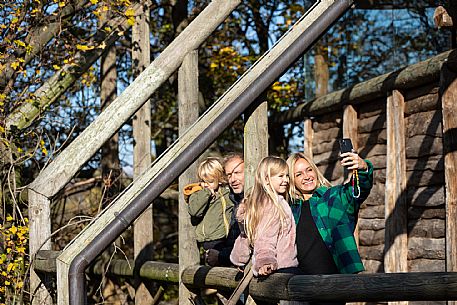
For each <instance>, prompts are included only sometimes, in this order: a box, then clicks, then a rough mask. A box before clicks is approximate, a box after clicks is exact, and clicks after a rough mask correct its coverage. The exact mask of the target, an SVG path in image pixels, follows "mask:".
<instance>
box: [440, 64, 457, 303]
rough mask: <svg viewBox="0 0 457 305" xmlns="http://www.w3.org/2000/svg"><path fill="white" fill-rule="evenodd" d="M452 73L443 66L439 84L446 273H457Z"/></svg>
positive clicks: (456, 128) (456, 92) (456, 95)
mask: <svg viewBox="0 0 457 305" xmlns="http://www.w3.org/2000/svg"><path fill="white" fill-rule="evenodd" d="M453 69H455V65H454V66H453V67H451V66H449V65H444V66H443V70H442V76H441V83H440V87H441V90H442V97H441V103H442V109H443V110H442V111H443V148H444V151H443V153H444V167H445V170H444V175H445V184H446V271H449V272H451V271H457V224H456V219H457V116H456V113H457V104H456V101H457V74H456V73H453ZM455 304H456V303H454V305H455Z"/></svg>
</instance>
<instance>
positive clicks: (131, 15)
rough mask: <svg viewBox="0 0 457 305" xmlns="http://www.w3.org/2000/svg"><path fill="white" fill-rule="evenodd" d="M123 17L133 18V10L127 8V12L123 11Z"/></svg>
mask: <svg viewBox="0 0 457 305" xmlns="http://www.w3.org/2000/svg"><path fill="white" fill-rule="evenodd" d="M124 15H125V16H126V17H133V16H135V10H134V9H133V8H129V9H128V10H126V11H125V13H124Z"/></svg>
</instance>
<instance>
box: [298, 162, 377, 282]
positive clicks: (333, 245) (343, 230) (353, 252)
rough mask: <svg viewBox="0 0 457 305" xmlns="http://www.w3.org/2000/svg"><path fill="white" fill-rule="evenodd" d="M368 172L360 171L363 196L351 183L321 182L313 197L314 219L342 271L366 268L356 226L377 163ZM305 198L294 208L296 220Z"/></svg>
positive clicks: (311, 201) (357, 270)
mask: <svg viewBox="0 0 457 305" xmlns="http://www.w3.org/2000/svg"><path fill="white" fill-rule="evenodd" d="M365 162H366V163H367V164H368V170H367V171H366V172H361V171H359V183H360V193H361V194H360V197H359V198H354V197H353V196H352V186H351V183H347V184H344V185H337V186H333V187H330V188H329V187H326V186H321V187H319V188H318V189H316V190H315V191H314V193H313V196H312V197H311V198H310V199H309V204H310V209H311V215H312V216H313V220H314V223H315V224H316V227H317V229H318V231H319V233H320V235H321V237H322V239H323V241H324V243H325V245H326V246H327V248H328V250H329V251H330V253H331V255H332V257H333V260H334V261H335V264H336V266H337V268H338V270H339V271H340V273H357V272H360V271H363V270H364V267H363V264H362V260H361V258H360V255H359V251H358V250H357V244H356V242H355V238H354V229H355V226H356V224H357V216H358V212H359V208H360V205H361V204H362V202H363V201H364V200H365V199H366V198H367V197H368V195H369V194H370V190H371V187H372V185H373V164H372V163H371V162H370V161H368V160H365ZM302 203H303V200H295V202H294V203H293V204H292V206H291V208H292V212H293V214H294V218H295V222H297V221H298V219H300V211H301V205H302Z"/></svg>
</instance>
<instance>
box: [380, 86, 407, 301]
mask: <svg viewBox="0 0 457 305" xmlns="http://www.w3.org/2000/svg"><path fill="white" fill-rule="evenodd" d="M386 107H387V109H386V115H387V169H386V193H385V220H386V226H385V244H384V246H385V251H384V253H385V254H384V270H385V272H407V271H408V233H407V231H408V212H407V203H406V153H405V122H404V112H405V101H404V99H403V95H402V94H401V93H400V92H399V91H397V90H394V91H393V92H392V95H390V96H389V97H388V98H387V106H386ZM391 304H394V303H391ZM395 304H396V305H406V304H407V302H399V303H395Z"/></svg>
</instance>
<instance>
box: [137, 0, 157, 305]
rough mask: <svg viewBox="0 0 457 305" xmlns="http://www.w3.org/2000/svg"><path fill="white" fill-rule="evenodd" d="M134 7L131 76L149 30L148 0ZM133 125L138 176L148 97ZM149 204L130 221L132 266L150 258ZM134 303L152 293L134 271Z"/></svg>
mask: <svg viewBox="0 0 457 305" xmlns="http://www.w3.org/2000/svg"><path fill="white" fill-rule="evenodd" d="M141 2H142V3H141V4H142V5H140V6H139V7H138V8H137V9H136V10H135V24H134V25H133V27H132V70H133V76H134V77H137V76H138V75H139V74H141V72H143V71H144V70H145V69H146V67H147V66H149V64H150V63H151V58H150V54H151V41H150V40H151V39H150V37H149V35H150V33H151V31H150V29H149V22H150V11H149V5H150V1H141ZM132 129H133V143H134V144H133V178H134V179H136V178H137V177H139V176H141V175H142V174H143V173H144V172H145V171H146V170H147V169H148V168H149V166H150V165H151V163H152V153H151V101H150V100H148V101H147V102H146V103H144V105H143V106H142V107H141V108H140V109H139V110H138V111H137V112H136V114H135V115H134V116H133V120H132ZM153 205H154V203H153V202H151V204H150V205H149V207H148V208H147V209H146V210H145V211H144V212H143V213H142V214H141V215H140V217H138V219H137V220H136V221H135V223H134V225H133V239H134V240H133V252H134V260H135V268H134V269H135V270H138V271H139V269H140V266H141V265H142V264H143V262H145V261H148V260H151V259H152V257H153V255H154V250H153V242H154V240H153V237H154V217H153ZM134 288H135V305H147V304H151V303H152V301H153V296H152V295H151V293H150V292H149V289H148V287H146V285H145V283H143V282H142V281H141V278H140V276H139V274H138V273H135V280H134Z"/></svg>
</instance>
